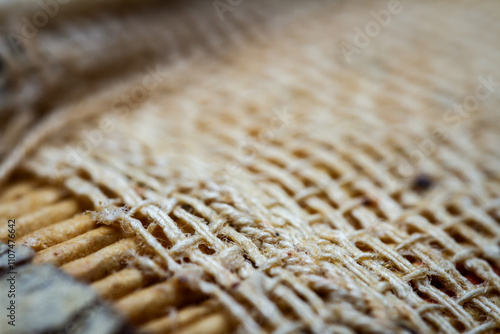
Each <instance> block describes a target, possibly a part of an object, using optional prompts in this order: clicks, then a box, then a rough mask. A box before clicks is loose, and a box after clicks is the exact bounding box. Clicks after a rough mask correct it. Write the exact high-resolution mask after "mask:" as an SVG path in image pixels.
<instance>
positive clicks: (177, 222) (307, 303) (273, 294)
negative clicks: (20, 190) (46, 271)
mask: <svg viewBox="0 0 500 334" xmlns="http://www.w3.org/2000/svg"><path fill="white" fill-rule="evenodd" d="M211 5H212V4H210V8H209V9H207V8H206V7H203V8H205V9H203V10H201V9H198V7H196V6H194V5H193V6H191V7H189V10H181V9H178V10H179V12H177V11H175V10H173V11H172V12H171V15H172V16H173V17H176V18H177V21H175V24H174V23H169V24H171V26H172V27H182V29H184V30H182V29H181V30H182V31H183V32H182V33H181V32H179V31H181V30H176V29H174V28H172V29H171V30H162V29H161V27H162V26H161V25H159V26H158V27H156V26H155V25H154V24H151V27H147V29H146V28H145V29H146V30H145V32H148V31H149V34H146V35H144V36H149V38H151V39H150V40H149V42H146V41H145V39H144V38H142V37H141V34H142V33H141V34H137V36H136V35H133V36H130V39H131V40H132V42H134V41H137V42H138V43H139V42H140V41H142V44H140V43H139V46H138V47H144V45H149V44H148V43H150V44H151V45H155V41H169V42H168V43H172V44H161V45H167V46H165V48H164V49H163V48H159V50H154V52H152V53H153V54H154V53H155V52H158V53H160V54H161V53H162V52H163V51H162V50H168V52H167V53H168V57H167V58H168V59H166V58H154V57H152V58H151V59H154V61H153V62H150V63H148V64H147V65H145V66H143V67H142V69H143V71H141V72H140V73H138V74H137V73H136V74H133V75H128V76H122V77H120V80H119V82H120V83H119V84H118V83H115V82H112V83H109V82H108V81H106V84H103V85H101V86H99V88H98V89H96V90H95V91H91V90H90V89H89V93H88V95H87V96H86V97H85V98H82V99H80V100H78V99H75V100H73V101H72V102H71V103H66V104H62V105H61V106H59V107H58V108H57V110H55V111H54V112H53V113H52V114H49V115H47V116H46V118H42V119H41V120H38V119H37V121H34V124H35V125H34V127H33V128H31V130H30V132H29V133H24V134H23V136H24V141H21V142H20V143H19V144H18V145H17V146H13V148H12V150H11V152H9V153H8V154H6V157H5V158H4V159H3V165H2V169H0V170H1V172H2V173H3V174H2V175H0V176H2V177H7V175H9V174H7V173H9V172H10V171H12V170H13V171H14V172H17V173H20V172H24V173H26V172H27V173H28V174H29V175H30V177H32V178H34V179H36V180H38V181H37V182H41V181H43V182H48V183H51V184H53V185H55V186H56V188H57V187H59V188H64V189H66V190H68V191H69V192H70V193H71V194H72V196H73V197H72V198H77V202H78V203H80V204H78V205H80V206H82V205H83V206H84V205H87V204H82V203H87V202H88V203H89V204H88V205H89V208H91V209H90V213H87V214H85V215H82V214H80V213H79V214H78V215H77V216H75V217H73V218H71V219H72V220H70V222H69V223H68V222H67V221H65V222H64V223H65V224H66V225H65V226H66V228H68V229H71V226H77V227H78V226H83V225H85V224H87V225H85V227H82V229H81V230H82V231H83V232H82V235H84V236H85V237H82V236H81V235H80V236H75V235H74V233H73V234H71V233H69V234H68V235H66V237H61V238H60V240H58V242H60V241H63V240H65V238H66V239H67V240H65V242H71V240H73V239H72V238H75V239H77V238H79V239H77V241H74V242H78V243H87V244H89V245H92V246H88V247H90V248H92V249H91V250H90V251H88V252H87V253H88V254H87V253H82V254H81V255H72V256H73V257H71V258H68V259H66V260H64V259H63V260H60V259H59V258H58V259H54V256H53V255H50V254H54V251H53V250H54V249H55V248H54V247H57V246H58V245H57V244H56V245H54V244H49V245H47V246H44V247H42V246H40V250H41V252H45V253H44V254H45V255H43V256H45V258H47V257H48V256H52V260H51V261H52V262H53V263H55V264H58V265H62V268H63V269H64V270H66V271H68V272H70V273H72V274H73V275H75V276H77V277H79V278H81V279H83V280H86V281H88V282H92V283H93V284H94V286H96V288H98V289H99V288H101V289H103V290H106V294H107V297H108V298H109V299H110V300H113V303H114V305H115V307H116V308H117V309H118V310H120V311H122V312H123V313H125V314H126V315H127V316H128V317H129V319H130V320H131V322H132V323H134V324H135V325H137V326H138V327H139V328H142V330H143V331H145V332H157V333H159V332H168V331H170V330H179V332H181V331H182V330H183V328H184V330H185V331H186V332H210V331H211V332H214V333H217V332H224V331H228V332H237V331H241V332H252V333H253V332H259V331H264V332H276V333H288V332H293V333H295V332H311V333H330V332H331V333H357V332H370V333H372V332H373V333H389V332H394V333H420V332H425V333H432V332H444V333H462V332H467V333H494V332H496V331H499V330H500V329H499V328H500V269H499V268H500V224H499V223H500V197H499V196H500V175H499V171H500V168H499V167H500V146H499V143H500V122H499V117H500V113H499V111H498V106H499V103H500V84H499V83H498V82H500V70H499V67H498V60H499V59H500V40H499V39H498V35H499V33H500V24H499V22H500V21H499V19H500V6H499V5H498V3H497V2H495V1H481V2H472V1H460V2H451V1H450V2H448V1H439V2H432V3H431V2H415V1H413V2H410V1H402V2H401V3H400V6H401V7H400V9H401V10H400V11H399V12H398V13H397V14H392V15H391V17H390V22H389V23H388V24H378V27H379V29H378V30H372V31H370V33H369V34H367V33H366V30H365V29H368V30H369V29H372V28H373V27H372V26H373V24H372V26H370V22H376V20H375V16H374V14H373V11H374V12H377V13H379V12H380V11H381V10H388V6H389V3H388V2H384V1H377V2H369V3H365V2H354V3H350V2H342V3H336V4H331V3H329V2H323V1H322V2H310V3H307V4H302V5H300V4H296V3H294V4H290V3H283V2H281V3H278V4H275V3H273V5H272V7H268V6H271V5H269V4H267V5H266V4H264V3H257V4H255V3H253V4H250V3H246V2H243V3H242V4H241V5H238V6H234V7H232V9H233V10H230V11H226V12H225V14H224V15H225V17H226V19H227V20H225V21H220V20H219V17H218V16H217V13H216V10H215V9H214V8H213V7H212V6H211ZM199 7H200V8H201V7H202V6H201V5H199ZM207 10H208V12H207ZM207 13H211V16H210V15H208V14H207ZM147 18H148V16H147V15H146V20H147ZM109 20H111V19H109ZM116 20H117V22H121V21H119V20H120V18H119V17H118V18H116ZM150 22H156V21H154V20H153V19H151V20H150ZM156 23H158V22H156ZM158 24H159V23H158ZM165 24H167V23H165ZM225 24H227V25H225ZM155 28H156V30H155ZM358 28H359V29H360V30H361V31H363V32H365V33H363V35H364V38H363V37H359V36H360V34H359V30H358ZM96 29H101V28H99V27H97V28H96ZM102 29H104V28H102ZM138 29H140V28H138ZM148 29H149V30H148ZM68 31H69V32H68V36H70V37H71V36H73V35H72V33H73V32H72V30H70V29H69V28H68ZM141 31H142V30H141ZM168 31H170V33H171V35H169V36H166V37H165V34H167V32H168ZM172 31H174V32H175V31H177V32H178V33H175V34H174V33H172ZM375 31H378V32H375ZM50 34H51V32H50V31H49V32H47V33H46V35H44V36H46V38H48V39H49V40H50V38H51V35H50ZM54 34H55V33H54ZM74 34H76V33H74ZM89 35H91V34H89ZM155 36H158V38H159V37H162V38H163V39H156V38H153V37H155ZM172 36H173V37H172ZM188 37H189V38H188ZM74 38H75V39H77V37H76V36H75V37H74ZM86 38H90V37H88V36H86ZM54 39H55V37H54ZM126 41H127V39H126V38H124V41H123V43H125V42H126ZM86 43H89V44H92V43H94V40H92V39H91V38H90V39H89V41H87V42H86ZM95 43H99V41H95ZM127 43H130V42H127ZM158 43H160V42H158ZM162 43H163V42H162ZM165 43H166V42H165ZM127 45H131V44H127ZM40 47H42V46H40ZM132 49H133V47H131V50H129V51H127V52H130V53H132V52H133V50H132ZM165 52H166V51H165ZM137 54H139V53H136V55H137ZM107 55H109V54H107ZM110 57H111V56H110ZM71 59H72V60H71V61H70V62H69V63H68V64H65V66H67V68H68V71H69V70H72V69H73V68H76V69H78V66H79V64H80V61H81V62H82V63H81V64H82V65H81V66H82V67H81V68H85V66H84V65H85V64H87V63H85V60H84V59H82V60H79V58H78V57H76V58H71ZM110 59H112V58H110ZM148 59H149V58H148ZM155 61H156V62H155ZM146 66H148V68H147V69H146ZM139 67H140V66H139ZM152 70H153V71H155V72H154V74H151V71H152ZM72 71H73V72H72V73H79V72H78V71H79V70H75V69H73V70H72ZM64 73H65V72H64V71H63V72H62V74H61V73H59V74H58V75H62V77H59V79H58V80H63V81H62V82H65V81H64V80H65V79H63V77H64ZM47 75H53V76H55V75H56V74H54V73H53V72H50V73H49V74H47ZM151 78H153V79H154V80H151ZM102 80H104V79H102ZM54 82H55V81H54ZM60 84H61V82H59V86H64V85H60ZM59 86H57V87H59ZM153 86H154V87H153ZM23 96H26V95H23ZM41 96H42V97H43V94H42V95H41ZM37 98H38V95H37ZM9 117H11V118H12V119H15V118H16V116H9ZM19 117H20V116H19ZM42 139H43V140H42ZM12 182H14V181H11V183H12ZM15 187H19V185H16V184H14V185H13V186H12V188H9V189H17V188H15ZM59 188H57V189H59ZM51 189H52V188H51ZM10 191H12V190H10ZM32 191H34V192H38V193H40V192H43V191H45V193H43V194H42V195H39V197H40V198H51V200H50V201H49V200H47V201H48V202H51V203H52V202H54V201H55V200H56V199H57V198H59V197H58V196H56V195H53V194H52V193H51V191H52V192H55V191H56V190H47V189H45V188H43V189H42V190H40V189H38V190H36V191H35V190H32ZM57 191H59V190H57ZM51 194H52V195H51ZM26 196H27V195H26ZM47 196H48V197H47ZM50 196H53V197H50ZM16 201H19V199H16ZM66 201H67V202H65V203H66V204H64V205H62V204H58V205H59V207H58V208H57V209H55V208H52V209H51V210H50V212H52V214H54V212H58V210H63V208H67V207H68V206H71V205H73V206H71V209H67V211H65V212H68V213H67V214H65V215H62V216H61V217H59V218H54V219H53V220H55V221H61V220H63V219H66V218H67V217H66V216H68V217H69V216H71V215H73V214H74V213H77V211H78V210H79V209H77V207H76V206H75V205H76V204H71V203H73V202H74V201H75V199H67V200H66ZM48 202H47V203H48ZM9 203H10V202H8V201H5V203H3V204H1V207H0V213H1V214H0V216H6V215H7V214H6V212H9V214H14V213H15V212H16V211H15V209H13V210H14V211H8V209H7V208H8V207H12V205H11V204H9ZM24 203H27V202H26V201H25V202H24ZM2 210H3V211H2ZM80 211H81V210H80ZM46 214H47V213H46ZM89 217H90V218H89ZM32 220H33V219H32ZM27 221H28V220H27ZM90 222H98V223H99V225H98V226H97V227H90V225H88V224H90ZM22 223H23V222H22V221H21V224H22ZM101 223H102V224H106V225H110V226H111V227H103V226H101V225H100V224H101ZM25 225H28V223H25ZM42 225H43V224H42ZM45 225H50V224H49V223H46V224H45ZM39 227H41V226H37V227H36V228H27V229H26V233H24V234H25V235H21V236H22V237H23V238H24V239H23V240H24V242H25V243H26V244H30V243H31V244H33V234H31V235H29V234H28V233H36V230H37V229H38V228H39ZM77 227H75V229H77ZM44 228H49V229H50V226H49V227H44ZM78 228H80V227H78ZM33 231H35V232H33ZM89 231H90V232H89ZM96 231H97V232H96ZM84 232H85V234H83V233H84ZM20 233H21V232H20ZM47 233H49V232H47ZM50 233H54V234H57V231H56V229H52V230H50ZM89 233H94V234H90V235H89ZM47 235H48V234H47ZM30 236H31V237H30ZM2 237H3V236H2ZM30 238H31V239H30ZM54 238H55V237H54ZM30 240H31V241H30ZM49 246H50V247H49ZM39 254H41V253H39ZM47 254H48V255H47ZM56 255H57V254H56ZM39 256H42V255H39ZM92 256H93V257H92ZM40 259H41V257H40ZM40 261H41V260H40ZM42 262H43V261H42ZM146 274H147V275H152V276H154V277H155V279H154V280H153V281H150V282H149V283H145V281H144V280H142V279H139V278H138V277H142V276H141V275H146ZM120 284H122V285H127V284H128V285H127V286H128V288H127V289H128V290H127V289H125V290H127V291H126V292H124V293H123V294H121V295H119V296H113V291H114V290H113V289H115V288H116V289H118V290H119V289H120ZM134 284H135V285H134ZM186 319H188V320H186ZM186 323H188V324H186ZM172 324H174V325H172ZM175 324H177V325H175ZM180 324H182V326H187V327H182V328H181V329H179V328H180V327H179V326H181V325H180ZM176 326H177V327H176Z"/></svg>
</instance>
